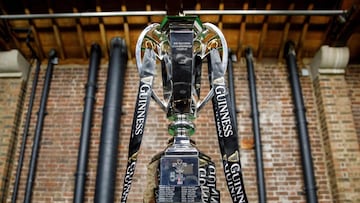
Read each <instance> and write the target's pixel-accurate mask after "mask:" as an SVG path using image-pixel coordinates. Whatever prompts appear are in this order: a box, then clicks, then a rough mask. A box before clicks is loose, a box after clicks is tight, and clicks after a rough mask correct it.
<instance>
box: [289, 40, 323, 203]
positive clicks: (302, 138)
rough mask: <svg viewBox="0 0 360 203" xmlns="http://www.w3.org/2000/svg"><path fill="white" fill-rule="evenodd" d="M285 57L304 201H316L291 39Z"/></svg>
mask: <svg viewBox="0 0 360 203" xmlns="http://www.w3.org/2000/svg"><path fill="white" fill-rule="evenodd" d="M285 58H286V63H287V67H288V71H289V81H290V84H291V91H292V95H293V101H294V111H295V116H296V125H297V129H298V136H299V142H300V150H301V161H302V166H303V177H304V184H305V188H304V191H305V194H306V202H307V203H316V202H318V200H317V194H316V189H317V188H316V184H315V176H314V167H313V162H312V157H311V147H310V142H309V135H308V128H307V121H306V115H305V106H304V100H303V97H302V90H301V85H300V81H299V76H298V72H297V71H298V68H297V64H296V54H295V45H294V43H293V42H291V41H289V42H287V43H286V45H285Z"/></svg>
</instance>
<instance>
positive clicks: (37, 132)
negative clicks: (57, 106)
mask: <svg viewBox="0 0 360 203" xmlns="http://www.w3.org/2000/svg"><path fill="white" fill-rule="evenodd" d="M55 64H57V55H56V51H55V49H51V50H50V52H49V62H48V66H47V69H46V75H45V81H44V87H43V91H42V95H41V100H40V108H39V112H38V120H37V123H36V127H35V134H34V141H33V146H32V151H31V158H30V165H29V172H28V178H27V181H26V189H25V198H24V203H30V202H31V195H32V187H33V181H34V178H35V172H36V162H37V157H38V153H39V145H40V139H41V134H42V127H43V124H44V118H45V115H46V102H47V97H48V94H49V90H50V83H51V77H52V72H53V68H54V65H55Z"/></svg>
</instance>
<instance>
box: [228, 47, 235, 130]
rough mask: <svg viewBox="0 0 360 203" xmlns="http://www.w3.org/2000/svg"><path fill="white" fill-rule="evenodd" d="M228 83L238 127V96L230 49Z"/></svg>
mask: <svg viewBox="0 0 360 203" xmlns="http://www.w3.org/2000/svg"><path fill="white" fill-rule="evenodd" d="M227 69H228V83H229V96H230V103H231V106H232V114H233V115H234V124H235V127H236V128H237V116H236V115H237V112H236V98H235V87H234V69H233V64H232V53H231V51H230V50H229V60H228V67H227Z"/></svg>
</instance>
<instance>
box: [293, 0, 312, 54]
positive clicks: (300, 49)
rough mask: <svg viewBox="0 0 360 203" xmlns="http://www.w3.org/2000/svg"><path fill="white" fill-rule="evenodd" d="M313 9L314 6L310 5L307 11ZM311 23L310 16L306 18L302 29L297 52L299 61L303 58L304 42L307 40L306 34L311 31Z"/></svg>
mask: <svg viewBox="0 0 360 203" xmlns="http://www.w3.org/2000/svg"><path fill="white" fill-rule="evenodd" d="M313 8H314V4H312V3H311V4H309V6H308V8H307V10H312V9H313ZM309 23H310V16H306V17H305V19H304V23H303V29H302V31H301V34H300V37H299V42H298V47H297V50H296V56H297V58H298V59H300V58H301V56H302V52H303V48H304V42H305V39H306V34H307V31H308V29H309Z"/></svg>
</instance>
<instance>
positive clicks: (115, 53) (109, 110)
mask: <svg viewBox="0 0 360 203" xmlns="http://www.w3.org/2000/svg"><path fill="white" fill-rule="evenodd" d="M126 53H127V50H126V44H125V41H124V40H123V39H121V38H119V37H117V38H113V39H112V40H111V53H110V61H109V68H108V75H107V77H108V78H107V84H106V93H105V101H104V109H103V120H102V127H101V138H100V139H101V140H100V147H99V148H100V149H99V158H98V166H97V175H96V186H95V201H94V202H95V203H113V202H114V192H115V179H116V167H117V156H118V142H119V137H118V136H119V128H120V116H121V103H122V94H123V82H124V75H125V67H126V62H127V56H126Z"/></svg>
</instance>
